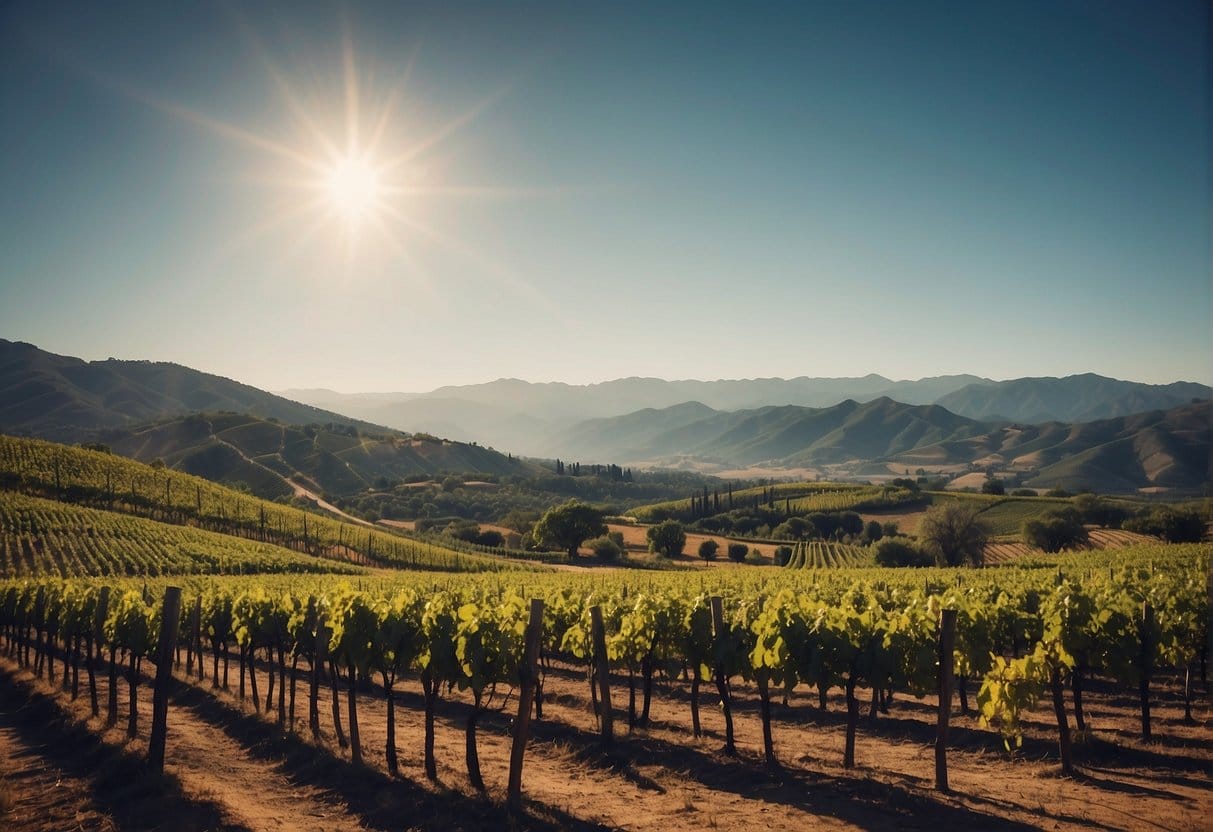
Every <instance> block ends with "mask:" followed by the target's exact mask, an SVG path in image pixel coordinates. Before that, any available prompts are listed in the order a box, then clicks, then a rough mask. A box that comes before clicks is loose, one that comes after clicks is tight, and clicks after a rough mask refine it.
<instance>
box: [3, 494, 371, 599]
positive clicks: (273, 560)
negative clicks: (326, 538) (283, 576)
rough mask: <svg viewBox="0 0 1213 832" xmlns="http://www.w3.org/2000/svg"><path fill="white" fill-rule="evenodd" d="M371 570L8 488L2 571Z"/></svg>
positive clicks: (63, 573)
mask: <svg viewBox="0 0 1213 832" xmlns="http://www.w3.org/2000/svg"><path fill="white" fill-rule="evenodd" d="M365 571H366V570H364V569H360V568H358V567H356V566H353V565H350V564H342V563H339V562H337V561H335V560H330V559H325V558H317V557H312V556H308V555H304V554H300V553H298V552H293V551H291V550H289V549H284V548H282V547H281V546H275V545H272V544H269V543H261V542H258V541H253V540H246V539H242V538H236V537H232V536H231V535H226V534H219V533H217V532H212V531H206V530H204V529H198V528H194V527H191V526H176V525H170V524H168V523H157V522H156V521H154V520H147V519H144V518H142V517H132V516H130V515H126V514H119V513H117V512H113V511H101V510H99V509H92V508H84V507H82V506H76V505H71V504H68V503H61V502H57V501H55V500H46V499H42V498H41V497H30V496H28V495H25V494H19V493H17V492H14V491H0V578H22V577H31V576H38V575H59V576H62V577H65V578H66V577H72V576H78V575H146V576H156V575H198V574H202V575H216V574H229V575H240V574H243V575H248V574H261V573H279V572H311V573H340V574H362V573H364V572H365Z"/></svg>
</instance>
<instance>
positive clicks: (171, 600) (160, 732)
mask: <svg viewBox="0 0 1213 832" xmlns="http://www.w3.org/2000/svg"><path fill="white" fill-rule="evenodd" d="M180 619H181V588H180V587H176V586H170V587H168V588H167V589H165V590H164V607H163V609H162V612H161V615H160V641H159V643H158V644H157V645H156V687H155V689H154V690H153V692H152V736H151V739H150V740H148V744H147V761H148V764H149V765H150V766H151V768H152V770H153V771H156V772H162V771H164V741H165V738H166V736H167V735H168V694H169V688H170V687H171V686H172V683H173V654H174V652H175V651H176V649H177V625H178V623H179V621H180Z"/></svg>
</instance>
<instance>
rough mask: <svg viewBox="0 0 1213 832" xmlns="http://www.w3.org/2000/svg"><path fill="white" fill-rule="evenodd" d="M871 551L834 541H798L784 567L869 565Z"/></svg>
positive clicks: (812, 567)
mask: <svg viewBox="0 0 1213 832" xmlns="http://www.w3.org/2000/svg"><path fill="white" fill-rule="evenodd" d="M871 564H872V554H871V552H870V551H869V550H868V549H866V548H864V547H863V546H852V545H850V544H847V543H838V542H834V541H822V540H811V541H804V540H802V541H800V542H798V543H797V544H796V545H795V546H794V547H792V556H791V557H790V558H789V559H788V562H787V563H785V564H784V568H786V569H839V568H848V567H856V566H870V565H871Z"/></svg>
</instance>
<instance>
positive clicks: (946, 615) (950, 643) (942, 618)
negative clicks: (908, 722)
mask: <svg viewBox="0 0 1213 832" xmlns="http://www.w3.org/2000/svg"><path fill="white" fill-rule="evenodd" d="M955 646H956V610H940V612H939V709H938V712H937V715H936V722H935V788H936V789H937V790H939V791H941V792H946V791H948V719H949V717H950V716H951V713H952V661H953V658H954V657H953V650H954V649H955Z"/></svg>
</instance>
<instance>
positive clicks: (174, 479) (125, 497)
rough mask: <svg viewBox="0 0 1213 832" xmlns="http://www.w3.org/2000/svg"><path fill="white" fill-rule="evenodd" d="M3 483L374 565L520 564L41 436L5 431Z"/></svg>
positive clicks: (470, 567) (0, 454) (0, 443)
mask: <svg viewBox="0 0 1213 832" xmlns="http://www.w3.org/2000/svg"><path fill="white" fill-rule="evenodd" d="M0 488H3V489H11V490H13V491H20V492H24V493H27V494H34V495H38V496H42V497H46V498H50V499H54V500H57V501H61V502H65V503H73V504H80V505H85V506H90V507H93V508H98V509H105V510H107V511H113V512H120V513H123V514H133V515H137V516H140V517H144V518H147V519H149V520H154V521H158V522H161V523H167V524H176V525H187V524H188V525H191V526H196V527H198V528H200V529H205V530H210V531H214V532H219V533H222V534H224V535H234V536H240V537H244V538H246V539H249V540H256V541H258V542H262V543H272V544H274V545H276V546H279V547H283V548H287V549H292V550H294V551H296V552H299V553H302V554H306V555H311V556H314V557H322V558H330V559H336V560H339V561H347V562H356V563H361V564H364V565H370V566H388V567H403V568H408V569H432V570H439V571H477V570H497V569H511V568H519V567H518V566H517V565H516V564H512V563H509V562H506V561H503V560H502V559H500V558H497V557H493V556H491V555H485V554H483V553H481V552H477V551H471V550H470V548H469V549H468V550H467V551H461V552H456V551H453V550H451V549H450V548H447V547H444V546H439V545H436V544H433V543H430V542H428V541H422V540H418V539H416V538H413V537H410V536H407V535H405V534H404V533H403V532H399V533H396V532H393V531H389V530H387V529H372V528H368V527H366V526H361V525H355V524H353V523H347V522H342V521H340V520H336V519H333V518H332V517H330V516H328V515H326V514H319V513H315V512H310V511H304V510H303V509H299V508H295V507H293V506H288V505H283V504H281V503H274V502H270V501H267V500H260V499H257V498H256V497H252V496H250V495H248V494H244V493H241V492H239V491H235V490H233V489H230V488H226V487H224V486H221V485H218V484H216V483H213V482H211V481H209V480H205V479H202V478H201V477H194V476H191V475H189V474H183V473H181V472H179V471H173V470H169V469H164V468H154V467H152V466H149V465H144V464H143V463H140V462H136V461H135V460H132V459H127V458H126V457H122V456H116V455H114V454H109V453H103V452H100V451H93V450H86V449H83V448H74V447H70V446H66V445H59V444H56V443H53V442H43V441H40V440H35V439H19V438H15V437H11V436H4V435H0Z"/></svg>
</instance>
